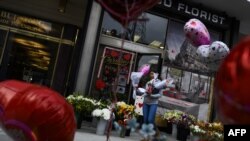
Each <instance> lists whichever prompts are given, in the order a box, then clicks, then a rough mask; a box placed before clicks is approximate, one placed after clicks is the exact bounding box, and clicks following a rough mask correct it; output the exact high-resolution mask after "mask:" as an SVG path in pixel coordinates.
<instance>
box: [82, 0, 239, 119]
mask: <svg viewBox="0 0 250 141" xmlns="http://www.w3.org/2000/svg"><path fill="white" fill-rule="evenodd" d="M99 8H101V7H99ZM100 13H101V16H100V17H101V18H98V19H96V21H100V22H99V23H100V24H99V26H98V29H99V31H100V32H97V35H92V36H93V37H97V38H96V43H95V49H96V53H95V57H94V59H93V60H92V61H91V62H93V70H92V69H91V70H92V71H90V73H89V75H90V77H91V78H90V79H89V81H88V82H89V83H88V85H87V86H86V87H87V90H86V91H87V94H86V95H88V96H91V97H95V98H96V99H106V100H110V99H111V97H112V94H111V93H114V92H116V93H117V97H118V101H125V102H126V103H130V104H133V103H134V101H133V99H132V86H131V82H130V74H131V72H133V71H138V68H140V67H141V66H142V65H144V64H150V65H151V70H153V71H155V72H158V73H159V74H161V75H160V77H161V78H162V79H166V78H169V77H171V78H173V79H174V80H175V86H176V87H177V88H178V89H171V90H170V89H166V90H164V91H163V95H164V96H162V98H161V99H160V103H159V107H160V108H158V109H159V112H163V111H164V110H165V109H169V110H174V109H178V110H181V111H184V112H188V113H191V114H192V115H194V116H195V117H197V118H199V119H201V120H206V121H210V120H213V119H214V115H213V114H214V110H213V87H212V86H213V80H214V75H215V73H216V70H217V68H216V67H214V68H213V67H212V68H208V67H206V64H204V63H202V62H199V61H198V59H197V58H196V57H195V52H196V48H195V47H193V46H192V45H191V44H190V43H189V42H188V41H187V40H186V37H185V33H184V31H183V27H184V25H185V23H186V22H187V21H188V20H189V19H191V18H197V19H200V20H201V21H202V22H203V23H204V24H205V25H206V27H207V29H208V31H209V33H210V37H211V42H213V41H223V42H225V43H226V44H227V45H228V47H229V48H230V47H231V45H232V44H233V43H234V42H236V41H237V35H238V29H239V21H237V20H235V18H231V17H228V16H227V15H226V14H225V13H222V12H217V11H214V10H211V9H209V8H207V7H204V6H201V5H200V4H195V3H188V2H183V1H172V0H162V1H161V2H160V3H159V4H158V5H157V6H155V7H154V8H152V9H150V10H148V11H146V12H144V13H143V14H142V15H141V16H140V17H139V18H140V19H148V20H146V21H145V20H144V21H143V20H142V21H140V22H131V23H130V24H129V26H128V28H127V29H126V30H125V35H124V38H125V41H124V46H123V48H121V44H122V37H123V34H122V33H123V32H122V31H123V28H122V26H121V25H120V24H119V23H118V22H116V21H115V20H114V19H112V17H111V16H110V15H109V14H108V13H107V12H105V11H104V10H100ZM92 22H93V21H92ZM91 27H92V25H90V26H89V28H91ZM98 33H100V34H98ZM87 34H88V33H87ZM92 36H91V37H92ZM89 47H91V46H89ZM119 54H121V55H119ZM119 56H121V57H119ZM118 65H119V66H120V69H118ZM80 71H81V69H80ZM118 71H119V72H118ZM116 78H118V82H117V85H118V86H117V87H114V85H115V79H116ZM79 84H80V83H79ZM115 88H116V89H115Z"/></svg>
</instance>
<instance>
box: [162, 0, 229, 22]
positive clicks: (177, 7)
mask: <svg viewBox="0 0 250 141" xmlns="http://www.w3.org/2000/svg"><path fill="white" fill-rule="evenodd" d="M159 5H160V6H161V7H164V9H170V10H172V11H173V12H175V13H180V14H184V15H186V16H191V17H192V18H198V19H201V20H202V21H207V22H210V23H213V24H216V25H224V24H227V20H228V17H227V16H226V15H225V14H222V13H219V12H218V13H217V12H213V11H211V10H207V9H205V8H204V7H202V6H201V5H194V4H187V3H185V1H179V0H161V1H160V2H159Z"/></svg>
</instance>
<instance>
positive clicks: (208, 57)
mask: <svg viewBox="0 0 250 141" xmlns="http://www.w3.org/2000/svg"><path fill="white" fill-rule="evenodd" d="M229 51H230V50H229V48H228V47H227V45H226V44H225V43H223V42H221V41H215V42H213V43H212V44H211V45H201V46H200V47H199V48H198V49H197V51H196V54H197V56H198V60H199V61H200V62H202V63H204V64H206V66H207V67H208V68H209V69H210V70H217V69H218V67H219V66H220V64H221V62H222V60H223V59H224V58H225V57H226V56H227V55H228V54H229Z"/></svg>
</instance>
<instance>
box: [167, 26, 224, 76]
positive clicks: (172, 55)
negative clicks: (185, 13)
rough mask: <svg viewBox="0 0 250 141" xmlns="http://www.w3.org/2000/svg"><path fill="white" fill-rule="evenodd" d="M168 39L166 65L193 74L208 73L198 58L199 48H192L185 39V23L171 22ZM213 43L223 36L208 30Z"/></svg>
mask: <svg viewBox="0 0 250 141" xmlns="http://www.w3.org/2000/svg"><path fill="white" fill-rule="evenodd" d="M168 25H169V26H168V32H167V33H168V34H167V39H166V46H167V48H166V53H165V55H166V56H165V60H164V64H165V65H171V66H176V67H179V68H183V69H187V70H190V71H193V72H196V71H198V72H202V73H208V71H209V68H207V66H206V64H204V63H203V62H200V61H199V60H198V58H197V56H196V50H197V47H194V46H192V45H191V44H190V43H189V41H188V40H187V39H186V37H185V33H184V30H183V27H184V25H185V23H184V22H183V23H181V22H176V21H169V24H168ZM208 31H209V33H210V36H211V42H213V41H218V40H220V38H221V34H220V33H219V32H216V31H214V30H212V29H208Z"/></svg>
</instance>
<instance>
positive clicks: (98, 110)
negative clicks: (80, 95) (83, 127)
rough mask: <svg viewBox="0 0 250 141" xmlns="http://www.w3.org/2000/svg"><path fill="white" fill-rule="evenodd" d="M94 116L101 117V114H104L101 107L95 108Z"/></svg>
mask: <svg viewBox="0 0 250 141" xmlns="http://www.w3.org/2000/svg"><path fill="white" fill-rule="evenodd" d="M92 116H93V117H101V116H102V110H101V109H95V110H94V111H93V112H92Z"/></svg>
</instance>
